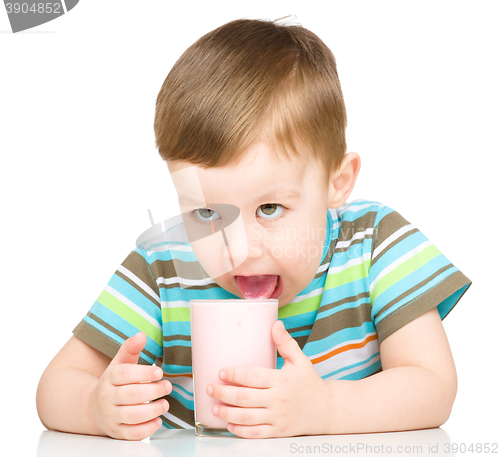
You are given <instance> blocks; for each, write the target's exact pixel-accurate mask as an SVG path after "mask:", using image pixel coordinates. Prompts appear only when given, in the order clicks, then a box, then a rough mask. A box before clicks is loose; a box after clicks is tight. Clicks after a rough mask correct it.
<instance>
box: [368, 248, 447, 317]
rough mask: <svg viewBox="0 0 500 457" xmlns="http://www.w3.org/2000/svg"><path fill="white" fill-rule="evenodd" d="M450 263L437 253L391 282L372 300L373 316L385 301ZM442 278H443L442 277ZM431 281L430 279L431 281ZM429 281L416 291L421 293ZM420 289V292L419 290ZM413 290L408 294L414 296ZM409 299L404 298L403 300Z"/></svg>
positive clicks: (387, 301)
mask: <svg viewBox="0 0 500 457" xmlns="http://www.w3.org/2000/svg"><path fill="white" fill-rule="evenodd" d="M447 265H451V264H450V261H449V260H448V259H447V258H446V257H445V256H444V255H442V254H441V255H438V256H436V257H434V258H433V259H431V260H429V261H428V262H426V263H425V264H423V265H422V266H421V267H420V268H418V269H416V270H415V271H413V272H412V273H410V274H409V275H407V276H405V277H404V278H402V279H400V280H399V281H398V282H397V283H395V284H393V285H392V286H391V287H389V288H388V289H386V290H384V292H382V293H381V294H380V295H379V296H378V297H377V298H376V299H375V301H374V302H373V314H372V315H373V316H375V315H376V314H377V313H378V312H379V311H380V310H381V309H382V308H383V307H384V306H385V305H386V304H387V303H390V302H391V301H393V300H396V299H397V298H398V297H399V296H400V295H401V294H404V293H405V292H407V291H408V290H410V289H412V288H414V287H415V286H416V285H417V284H420V283H422V282H425V281H427V280H428V279H429V277H430V276H432V275H433V274H435V273H436V272H437V271H439V270H441V269H442V268H444V267H446V266H447ZM455 271H456V269H455ZM443 279H444V278H443ZM432 282H433V281H431V283H432ZM429 284H430V283H426V284H424V286H422V287H421V288H419V289H418V291H417V293H420V294H421V293H423V292H424V291H425V289H426V288H428V287H430V286H429ZM419 291H420V292H419ZM414 294H415V292H414V293H413V294H411V295H410V296H414ZM407 301H409V300H407V299H405V301H404V302H403V303H405V302H407Z"/></svg>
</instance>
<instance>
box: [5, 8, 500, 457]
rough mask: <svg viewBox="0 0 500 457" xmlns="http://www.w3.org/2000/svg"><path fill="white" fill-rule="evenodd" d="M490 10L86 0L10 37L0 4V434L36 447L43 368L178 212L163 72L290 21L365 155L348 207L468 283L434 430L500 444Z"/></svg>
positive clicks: (497, 102) (495, 97)
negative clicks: (387, 218)
mask: <svg viewBox="0 0 500 457" xmlns="http://www.w3.org/2000/svg"><path fill="white" fill-rule="evenodd" d="M240 3H241V4H240ZM497 5H498V2H495V1H489V2H488V1H481V0H479V1H474V2H472V1H469V2H463V1H453V2H445V1H436V0H435V1H419V2H410V1H404V2H403V1H351V2H347V1H343V2H341V1H329V2H322V1H313V0H308V1H304V0H301V1H290V0H287V1H284V0H280V1H268V0H267V1H252V2H248V4H244V3H243V2H230V3H229V2H228V3H226V2H219V1H211V2H206V1H199V2H193V1H189V2H170V1H159V0H150V1H148V2H139V1H135V2H132V1H129V0H119V1H118V0H113V1H111V0H107V1H106V2H102V1H95V0H82V1H81V2H80V4H78V5H77V6H76V7H75V9H73V10H72V11H70V12H69V13H68V14H66V15H64V16H62V17H60V18H59V19H57V20H55V21H53V22H50V23H47V24H44V25H41V26H39V27H36V28H34V29H32V30H30V31H26V32H21V33H17V34H12V33H11V32H10V25H9V22H8V18H7V14H6V13H5V10H4V9H3V5H0V31H1V33H0V173H1V175H0V176H1V179H0V185H1V212H2V223H1V228H0V230H1V236H2V239H3V240H4V241H3V246H2V250H1V252H2V254H1V258H2V264H3V265H2V267H3V268H2V276H1V277H2V303H1V304H2V307H1V309H2V315H1V319H2V332H1V334H0V335H1V336H0V338H1V348H2V350H3V351H2V352H3V354H4V355H3V364H2V365H3V366H2V376H1V381H0V383H1V384H0V386H1V390H0V392H1V398H2V408H1V411H2V414H1V416H0V417H1V419H0V420H1V421H2V426H1V427H0V429H1V430H2V432H6V433H7V436H9V437H11V438H15V437H17V436H19V435H18V433H20V432H23V435H24V438H23V442H24V443H25V445H26V446H27V447H28V448H29V449H30V450H31V451H32V452H31V455H34V454H35V452H36V451H35V449H36V444H37V440H38V437H39V435H40V433H41V432H42V431H43V430H44V428H43V426H42V425H41V423H40V422H39V419H38V416H37V414H36V408H35V392H36V387H37V383H38V380H39V378H40V376H41V374H42V372H43V370H44V368H45V367H46V366H47V364H48V363H49V362H50V360H51V359H52V357H53V356H54V355H55V354H56V353H57V351H58V350H59V349H60V348H61V347H62V346H63V345H64V343H65V342H66V341H67V340H68V339H69V338H70V336H71V331H72V329H73V328H74V327H75V326H76V325H77V324H78V322H79V321H80V319H81V318H82V317H83V316H84V315H85V313H86V312H87V311H88V309H89V308H90V306H91V305H92V304H93V302H94V300H95V299H96V298H97V296H98V295H99V293H100V292H101V290H102V288H103V287H104V286H105V284H106V283H107V281H108V280H109V278H110V277H111V275H112V274H113V272H114V270H115V269H116V267H117V266H118V265H119V264H120V262H121V261H122V260H123V259H124V258H125V256H126V255H127V254H128V253H129V251H130V250H132V249H133V248H134V247H135V240H136V238H137V237H138V235H139V234H140V233H142V231H144V230H145V229H147V228H148V227H149V225H150V223H149V217H148V213H147V209H148V208H151V209H153V214H154V215H159V214H160V212H161V215H162V216H163V215H175V214H176V211H177V203H176V199H175V194H174V191H173V187H172V184H171V182H170V178H169V176H168V170H167V168H166V165H165V164H164V163H163V162H162V160H161V159H160V157H159V155H158V153H157V151H156V149H155V144H154V135H153V119H154V109H155V101H156V96H157V93H158V91H159V90H160V87H161V84H162V82H163V80H164V79H165V77H166V75H167V73H168V71H169V70H170V68H171V67H172V65H173V64H174V63H175V61H176V60H177V59H178V58H179V57H180V55H181V54H182V52H184V50H185V49H186V48H187V47H188V46H190V45H191V44H192V43H193V42H194V41H195V40H196V39H198V38H199V37H200V36H202V35H203V34H205V33H207V32H208V31H210V30H212V29H214V28H216V27H218V26H220V25H222V24H224V23H225V22H228V21H230V20H233V19H237V18H263V19H278V18H280V17H283V16H286V15H295V16H296V17H295V18H293V20H294V21H295V22H297V23H300V24H302V25H303V26H305V27H307V28H309V29H310V30H312V31H313V32H315V33H316V34H317V35H318V36H319V37H320V38H322V39H323V40H324V41H325V42H326V44H327V45H328V46H329V47H330V48H331V49H332V51H333V53H334V55H335V57H336V59H337V65H338V72H339V76H340V80H341V83H342V89H343V92H344V97H345V102H346V106H347V112H348V124H349V125H348V130H347V140H348V141H347V144H348V151H356V152H358V153H359V154H360V155H361V158H362V170H361V173H360V175H359V178H358V184H357V186H356V188H355V190H354V192H353V194H352V199H357V198H366V199H371V200H377V201H381V202H383V203H385V204H387V205H388V206H391V207H392V208H395V209H396V210H397V211H399V212H400V213H402V214H403V216H404V217H405V218H406V219H408V220H409V221H410V222H412V223H413V224H414V225H416V226H417V227H418V228H420V229H421V230H422V231H423V233H424V234H425V235H426V236H427V237H428V238H430V240H431V241H433V242H434V243H435V244H436V245H437V247H438V248H439V249H440V250H441V251H442V252H443V253H444V254H445V255H446V256H447V257H448V258H449V259H450V260H451V261H452V262H453V263H454V264H455V265H456V266H457V267H458V268H459V269H461V270H462V271H463V272H464V273H465V274H466V275H467V276H468V277H469V278H470V279H471V280H472V281H473V285H472V287H471V288H470V290H469V291H468V292H467V293H466V294H465V296H464V298H463V299H462V300H461V301H460V302H459V304H458V305H457V307H456V308H455V309H454V310H453V311H452V312H451V314H450V315H449V316H448V317H447V318H446V319H445V321H444V326H445V329H446V331H447V334H448V337H449V340H450V343H451V346H452V349H453V354H454V357H455V362H456V365H457V370H458V374H459V384H460V385H459V394H458V396H457V400H456V403H455V407H454V410H453V413H452V416H451V418H450V419H449V421H448V422H447V423H446V424H445V425H444V426H443V428H444V429H445V430H446V431H447V432H448V433H449V435H450V438H451V441H453V442H471V441H482V442H485V441H489V442H492V441H497V442H498V441H499V438H498V434H495V433H496V432H497V430H498V429H499V428H498V426H499V420H498V417H497V411H498V407H499V398H498V387H497V386H498V376H497V370H496V365H497V363H498V354H497V350H496V346H497V344H498V338H497V335H498V333H496V332H497V328H498V321H499V317H500V314H499V305H500V303H499V299H498V294H497V293H496V287H497V286H498V282H499V281H498V275H497V271H496V268H495V266H496V264H497V262H496V261H495V259H496V257H497V256H498V247H497V246H498V242H497V235H496V229H497V227H498V223H499V217H498V209H497V207H496V204H497V203H498V201H499V191H498V182H499V178H498V176H497V169H498V164H499V159H498V154H499V153H500V145H499V139H498V126H499V125H500V119H499V106H500V97H499V89H498V81H500V71H499V62H498V60H499V46H498V45H499V43H500V33H499V28H498V18H499V14H498V6H497ZM155 196H157V197H155ZM158 196H160V197H161V198H160V197H158ZM157 219H158V220H159V219H160V217H157ZM494 370H495V371H494Z"/></svg>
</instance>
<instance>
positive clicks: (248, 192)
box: [168, 140, 335, 307]
mask: <svg viewBox="0 0 500 457" xmlns="http://www.w3.org/2000/svg"><path fill="white" fill-rule="evenodd" d="M304 157H305V158H304ZM168 167H169V170H170V172H171V173H172V178H173V180H174V185H175V187H176V190H177V194H178V196H179V203H180V208H181V211H182V213H183V217H184V221H185V223H186V219H189V218H193V219H192V220H193V221H196V223H204V224H206V225H205V227H210V226H211V227H212V229H213V227H216V228H217V224H218V223H220V222H221V221H222V220H223V219H224V217H225V216H224V208H226V207H225V206H224V205H234V206H235V207H237V208H238V209H239V218H238V221H237V223H235V224H233V226H232V229H231V227H226V229H225V234H224V237H222V236H221V233H220V232H219V233H218V235H219V239H220V240H224V241H222V242H219V243H217V242H214V240H215V239H216V238H213V240H212V241H209V238H210V237H207V238H205V239H204V240H203V239H202V240H198V241H194V242H191V246H192V247H193V250H194V252H195V254H196V256H197V258H198V260H199V261H200V263H201V265H202V266H203V268H204V269H205V270H206V271H207V273H209V274H210V276H211V277H212V278H213V279H214V280H215V281H216V282H217V283H218V284H219V285H220V286H221V287H223V288H224V289H226V290H227V291H229V292H231V293H233V294H234V295H237V296H238V297H240V298H277V299H278V300H279V306H280V307H282V306H284V305H286V304H287V303H289V302H290V301H291V300H292V299H293V298H294V297H295V296H296V295H297V294H298V293H300V292H301V291H302V290H304V288H305V287H307V286H308V284H309V283H310V282H311V280H312V279H313V278H314V276H315V275H316V272H317V270H318V267H319V265H320V262H321V258H322V253H323V245H324V241H325V236H326V225H327V208H328V201H329V198H330V197H331V195H329V192H330V193H331V192H335V189H334V188H333V186H329V185H328V184H327V183H326V182H325V178H324V173H323V170H322V168H321V165H320V164H319V163H318V162H316V161H315V160H313V158H312V156H311V155H310V154H308V153H306V154H304V155H303V157H300V158H298V157H294V158H292V159H291V160H287V159H286V158H283V159H281V158H280V159H278V158H276V157H275V156H274V154H273V153H272V151H271V150H270V147H269V146H268V145H267V144H266V143H265V142H264V141H260V140H259V141H256V142H255V143H253V144H252V145H251V146H250V147H249V148H248V150H247V152H246V154H245V155H244V156H243V159H242V160H241V161H240V162H239V163H238V164H237V165H230V166H227V167H218V168H201V167H199V166H193V164H191V163H188V162H182V161H169V162H168ZM179 171H181V173H177V172H179ZM188 200H191V201H190V202H189V201H188ZM221 204H222V206H218V205H221ZM210 208H212V209H210ZM218 208H221V210H220V211H219V212H220V213H222V214H219V213H218V212H217V209H218ZM227 208H231V207H229V206H228V207H227ZM214 211H215V212H214ZM236 212H237V213H238V211H237V210H236ZM233 214H234V212H233ZM220 226H221V225H219V227H220ZM188 233H189V230H188ZM188 236H189V235H188ZM213 236H214V237H215V236H216V235H213ZM190 241H191V237H190ZM222 265H230V266H229V267H227V268H225V269H219V270H217V267H221V266H222ZM214 275H216V276H214ZM258 275H277V276H279V281H278V286H277V287H275V284H276V282H275V278H274V277H273V276H268V277H267V278H262V280H263V282H261V281H260V278H254V280H255V282H254V281H252V280H248V278H247V279H244V280H240V279H239V278H238V276H240V277H241V276H246V277H248V276H258ZM264 279H267V280H268V281H267V282H266V281H264ZM269 281H270V282H271V283H272V284H271V283H270V282H269ZM259 284H260V286H259ZM259 287H260V289H259ZM249 290H252V291H253V293H254V295H252V294H251V293H250V292H249ZM255 293H256V294H257V296H256V295H255Z"/></svg>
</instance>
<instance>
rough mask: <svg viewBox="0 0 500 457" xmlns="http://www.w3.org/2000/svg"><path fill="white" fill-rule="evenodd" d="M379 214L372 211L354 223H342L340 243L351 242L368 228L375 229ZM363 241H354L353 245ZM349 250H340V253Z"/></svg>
mask: <svg viewBox="0 0 500 457" xmlns="http://www.w3.org/2000/svg"><path fill="white" fill-rule="evenodd" d="M376 217H377V213H376V212H373V211H370V212H368V213H366V214H365V215H363V216H361V217H360V218H358V219H355V220H354V221H342V227H341V229H340V234H339V241H349V240H350V239H352V237H353V236H354V235H355V234H356V233H358V232H364V231H365V230H366V229H367V228H371V227H373V224H374V222H375V218H376ZM371 237H372V235H366V236H365V237H364V239H366V238H371ZM362 241H363V239H361V240H355V241H353V244H356V243H360V242H362ZM347 249H348V248H341V249H338V252H343V251H346V250H347Z"/></svg>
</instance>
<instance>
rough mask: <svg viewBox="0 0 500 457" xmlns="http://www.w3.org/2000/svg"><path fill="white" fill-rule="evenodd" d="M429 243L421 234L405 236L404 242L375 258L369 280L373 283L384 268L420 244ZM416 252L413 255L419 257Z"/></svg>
mask: <svg viewBox="0 0 500 457" xmlns="http://www.w3.org/2000/svg"><path fill="white" fill-rule="evenodd" d="M427 241H429V239H428V238H427V237H426V236H424V235H423V234H422V232H415V233H413V234H412V235H409V236H407V237H406V238H405V239H404V240H401V241H400V242H399V243H397V244H396V245H394V246H393V247H392V248H391V249H389V250H388V251H387V252H385V253H384V254H383V255H382V256H381V257H380V256H379V257H377V258H376V262H375V263H374V264H373V265H372V266H371V267H370V278H371V281H373V280H374V279H375V278H376V277H377V276H378V275H379V274H380V272H381V271H383V270H384V269H385V268H386V267H388V266H389V265H391V264H392V263H394V262H395V261H397V260H399V259H400V258H401V257H402V256H403V255H405V254H407V253H408V252H410V251H412V250H413V249H415V248H417V247H418V246H420V245H421V244H423V243H425V242H427ZM419 254H420V252H418V253H417V254H415V255H417V256H418V255H419ZM371 281H370V282H371Z"/></svg>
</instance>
